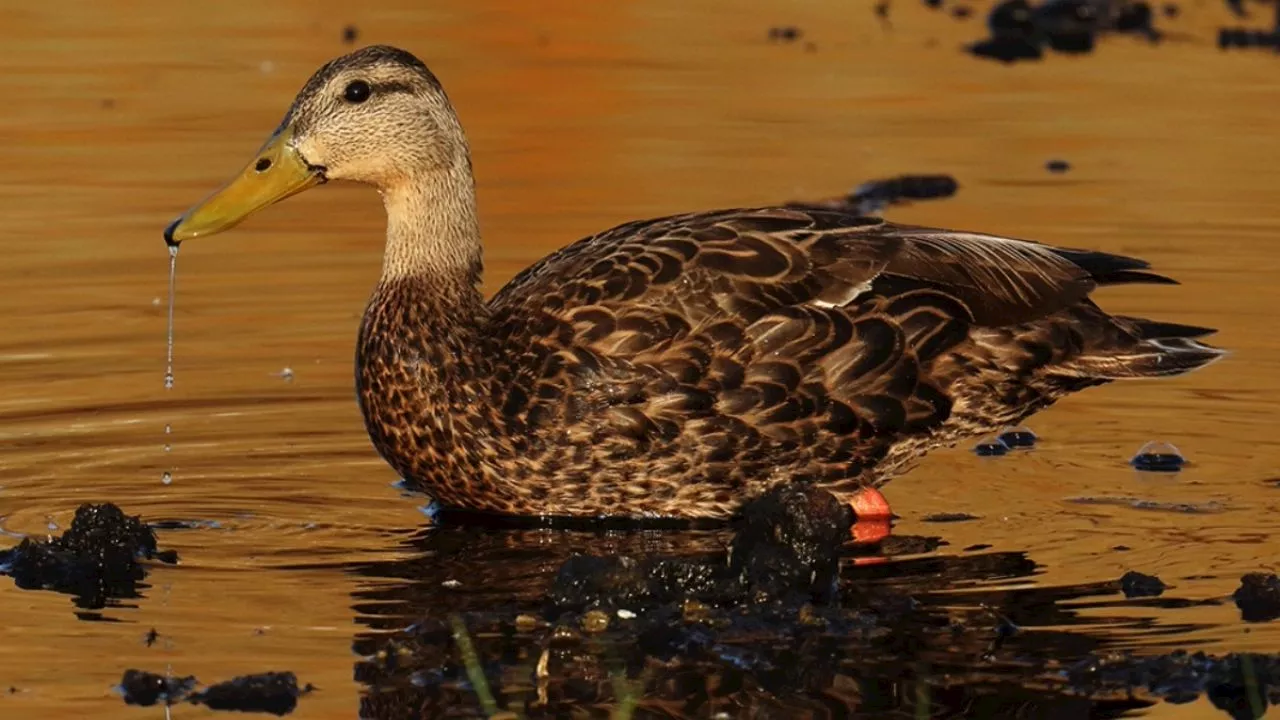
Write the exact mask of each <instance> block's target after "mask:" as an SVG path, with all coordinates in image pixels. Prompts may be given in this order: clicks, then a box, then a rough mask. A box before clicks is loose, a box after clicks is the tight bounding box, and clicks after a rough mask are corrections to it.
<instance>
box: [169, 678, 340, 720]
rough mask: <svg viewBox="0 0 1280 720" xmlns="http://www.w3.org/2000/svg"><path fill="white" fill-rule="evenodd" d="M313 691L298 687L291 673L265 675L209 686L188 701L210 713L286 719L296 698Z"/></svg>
mask: <svg viewBox="0 0 1280 720" xmlns="http://www.w3.org/2000/svg"><path fill="white" fill-rule="evenodd" d="M314 689H315V688H314V687H312V686H311V685H310V684H308V685H307V686H305V687H298V678H297V676H296V675H294V674H293V673H291V672H266V673H260V674H257V675H242V676H240V677H237V678H232V679H231V680H227V681H225V682H220V683H218V684H216V685H210V686H209V687H207V688H205V689H204V690H201V691H198V692H194V693H191V695H190V696H188V698H187V699H188V700H189V701H190V702H192V703H196V704H200V705H204V706H205V707H207V708H209V709H210V710H236V711H239V712H261V713H271V714H272V715H288V714H289V713H291V712H293V710H294V708H296V707H297V706H298V698H299V697H301V696H303V695H305V694H307V693H309V692H311V691H312V690H314Z"/></svg>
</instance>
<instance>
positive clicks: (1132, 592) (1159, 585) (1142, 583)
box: [1120, 570, 1169, 598]
mask: <svg viewBox="0 0 1280 720" xmlns="http://www.w3.org/2000/svg"><path fill="white" fill-rule="evenodd" d="M1167 587H1169V586H1168V585H1165V584H1164V582H1163V581H1162V580H1160V578H1158V577H1156V576H1155V575H1144V574H1142V573H1140V572H1137V571H1135V570H1130V571H1129V572H1127V573H1125V574H1124V575H1122V576H1120V591H1121V592H1123V593H1124V596H1125V597H1127V598H1140V597H1160V595H1162V594H1164V591H1165V588H1167Z"/></svg>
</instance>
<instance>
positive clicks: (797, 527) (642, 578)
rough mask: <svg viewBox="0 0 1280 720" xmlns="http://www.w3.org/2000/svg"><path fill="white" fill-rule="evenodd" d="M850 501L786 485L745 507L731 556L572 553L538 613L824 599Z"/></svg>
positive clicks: (554, 614) (849, 516)
mask: <svg viewBox="0 0 1280 720" xmlns="http://www.w3.org/2000/svg"><path fill="white" fill-rule="evenodd" d="M852 521H853V516H852V513H851V512H850V510H849V506H848V505H845V504H844V503H841V502H839V501H838V500H836V498H835V497H834V496H832V495H831V494H830V493H828V492H825V491H821V490H813V489H806V488H798V487H787V488H782V489H779V490H776V491H774V492H771V493H768V494H766V495H764V496H763V497H761V498H759V499H758V500H756V501H754V502H752V503H750V504H749V505H748V506H747V507H746V508H744V510H743V513H742V519H741V520H740V521H739V523H738V528H737V530H736V532H735V533H734V537H733V541H732V544H731V545H730V549H729V553H728V562H723V561H721V562H708V561H706V560H704V559H671V558H662V559H637V558H633V557H629V556H623V555H612V556H605V557H599V556H592V555H576V556H574V557H570V558H569V559H568V560H566V561H565V562H564V564H563V565H561V566H560V570H559V572H558V573H557V574H556V578H555V581H554V582H553V584H552V588H551V591H550V593H549V595H548V603H547V607H546V608H545V610H544V613H543V615H544V616H545V617H547V618H548V619H554V618H556V617H558V616H560V615H561V614H563V613H566V612H582V611H586V610H590V609H603V610H607V611H609V612H616V611H618V610H622V611H624V612H637V611H651V610H654V609H655V608H658V607H661V606H663V605H673V604H677V603H681V602H684V601H686V600H690V599H693V600H697V601H699V602H711V603H720V604H724V603H734V602H742V601H744V600H746V599H751V600H752V601H754V602H767V601H773V600H781V599H796V598H799V599H801V600H810V599H826V598H828V597H829V596H830V595H831V593H832V592H834V586H835V581H836V577H837V573H838V570H839V556H838V555H837V554H836V553H834V552H832V549H833V548H836V547H839V546H840V545H841V544H842V543H843V542H844V541H846V540H847V539H848V538H849V529H850V526H851V525H852Z"/></svg>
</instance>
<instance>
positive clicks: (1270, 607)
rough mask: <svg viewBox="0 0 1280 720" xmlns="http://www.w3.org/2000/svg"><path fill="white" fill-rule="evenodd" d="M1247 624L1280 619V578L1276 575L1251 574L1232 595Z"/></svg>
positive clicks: (1242, 580) (1243, 579) (1241, 581)
mask: <svg viewBox="0 0 1280 720" xmlns="http://www.w3.org/2000/svg"><path fill="white" fill-rule="evenodd" d="M1231 598H1232V599H1233V600H1235V601H1236V607H1238V608H1240V617H1242V618H1244V621H1245V622H1269V621H1271V620H1276V619H1280V578H1277V577H1276V576H1275V574H1274V573H1249V574H1248V575H1245V576H1244V577H1242V578H1240V587H1239V588H1237V589H1236V591H1235V592H1234V593H1232V594H1231Z"/></svg>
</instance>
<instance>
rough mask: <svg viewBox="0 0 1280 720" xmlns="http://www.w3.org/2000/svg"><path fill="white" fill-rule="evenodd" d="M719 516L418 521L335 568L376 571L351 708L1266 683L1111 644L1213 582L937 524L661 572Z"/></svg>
mask: <svg viewBox="0 0 1280 720" xmlns="http://www.w3.org/2000/svg"><path fill="white" fill-rule="evenodd" d="M741 535H742V530H741V529H739V530H738V531H737V533H736V535H735V532H734V531H732V530H727V529H723V530H701V531H669V530H668V531H661V532H654V531H643V530H637V531H612V532H584V531H575V530H544V529H499V528H476V527H467V528H464V527H451V526H427V527H424V528H422V529H421V530H420V531H419V532H418V533H417V534H416V535H415V536H414V537H413V538H412V539H410V540H408V541H407V545H408V548H409V549H410V550H411V552H412V553H413V557H412V558H410V559H403V560H395V561H378V562H369V563H362V564H358V565H352V566H347V567H346V569H347V571H348V572H350V573H353V574H355V575H357V576H360V577H362V578H367V579H370V580H377V582H375V583H370V586H369V588H368V589H365V590H362V591H360V592H359V593H357V595H356V598H355V604H354V607H355V610H356V612H357V616H358V618H357V620H358V623H359V624H361V625H363V626H364V627H365V628H366V629H365V630H363V631H361V632H359V633H358V634H357V637H356V640H355V651H356V653H357V655H358V656H360V658H361V659H360V660H358V661H357V665H356V671H355V675H356V679H357V680H358V681H359V682H360V683H362V684H363V685H364V686H365V693H364V696H363V698H362V701H361V713H360V716H361V717H366V718H417V717H475V716H484V715H489V716H495V715H498V714H502V713H513V715H509V716H513V717H515V716H529V717H569V716H572V717H620V716H621V717H625V716H634V717H725V718H739V717H770V718H772V717H850V716H857V717H959V716H965V717H1070V718H1082V717H1120V716H1124V715H1126V714H1127V713H1130V712H1132V711H1134V710H1137V709H1139V708H1143V707H1148V706H1150V705H1152V704H1154V703H1155V702H1159V701H1160V699H1161V698H1163V699H1165V700H1167V701H1169V702H1189V701H1191V700H1194V699H1196V698H1197V697H1198V696H1199V695H1200V694H1201V693H1205V694H1207V695H1208V696H1209V699H1210V701H1211V702H1212V703H1213V704H1214V705H1215V706H1217V707H1219V708H1221V709H1223V710H1224V711H1225V712H1227V714H1228V715H1229V716H1231V717H1258V716H1261V713H1263V712H1265V707H1266V705H1267V703H1268V700H1267V698H1266V693H1267V684H1268V682H1269V683H1270V685H1271V688H1272V690H1271V693H1272V694H1273V696H1274V695H1275V694H1276V693H1277V690H1278V689H1280V685H1278V684H1277V680H1280V662H1277V659H1276V658H1275V657H1269V656H1261V655H1259V656H1234V655H1233V656H1225V657H1219V658H1213V657H1208V656H1204V655H1199V654H1189V653H1187V652H1185V651H1174V652H1172V653H1169V654H1166V655H1155V654H1154V653H1153V651H1148V653H1147V655H1146V656H1145V657H1143V658H1138V657H1135V656H1130V655H1128V653H1126V652H1125V648H1127V647H1133V646H1135V645H1136V644H1138V643H1139V642H1141V643H1142V644H1143V645H1144V646H1146V647H1148V648H1150V647H1152V646H1156V647H1163V648H1166V649H1168V648H1172V647H1175V646H1177V645H1178V644H1179V636H1181V635H1183V634H1184V633H1188V632H1192V631H1194V630H1197V629H1200V628H1201V627H1203V626H1200V625H1193V624H1182V625H1168V624H1157V622H1156V621H1155V618H1154V615H1146V616H1144V614H1143V612H1142V611H1143V609H1149V610H1151V611H1153V613H1154V611H1156V610H1159V609H1169V608H1179V607H1187V606H1190V605H1195V604H1200V603H1202V602H1210V603H1217V602H1220V601H1217V600H1210V601H1192V600H1181V599H1177V598H1168V597H1154V598H1153V597H1148V598H1142V599H1132V600H1129V599H1126V598H1125V597H1124V596H1123V595H1122V593H1121V583H1120V582H1119V581H1114V582H1103V583H1094V584H1087V585H1078V586H1070V587H1036V586H1034V584H1033V583H1034V582H1035V578H1036V576H1037V575H1038V574H1039V573H1040V572H1041V568H1040V566H1039V565H1038V564H1037V563H1036V562H1035V560H1034V559H1033V558H1030V557H1028V556H1027V555H1026V554H1025V553H1022V552H992V551H978V552H965V551H951V550H949V549H948V550H943V551H938V550H937V548H939V546H946V543H945V542H941V541H939V540H938V539H937V538H925V537H910V536H909V537H900V536H890V537H888V538H886V539H884V540H883V541H881V542H880V543H879V544H878V545H875V546H871V547H866V546H856V545H854V544H851V543H846V544H844V545H843V546H842V547H841V549H840V551H839V565H838V569H836V571H835V573H834V575H833V576H832V577H831V578H830V580H831V583H830V586H829V587H822V586H823V581H822V580H820V579H818V578H816V577H815V576H813V575H811V576H810V577H809V578H808V579H809V581H810V583H809V584H808V586H807V587H804V585H805V583H804V582H802V583H801V586H802V589H801V590H800V591H799V592H795V591H794V590H795V588H794V587H793V588H791V589H790V590H787V591H783V592H776V591H775V590H776V588H773V589H770V588H767V587H763V586H760V585H758V584H752V583H751V582H748V583H747V585H745V586H743V588H744V590H745V592H743V593H742V594H741V595H740V596H738V597H736V598H730V597H728V596H727V595H725V593H724V592H723V589H722V588H719V589H718V588H715V587H713V583H710V582H708V581H707V580H706V576H705V575H699V574H698V572H696V571H695V572H689V573H685V575H684V576H683V577H682V578H681V579H679V580H677V581H675V582H674V585H675V586H678V587H677V588H676V589H674V590H673V589H672V583H671V582H670V576H671V575H673V574H677V575H678V574H679V572H678V571H672V570H671V568H673V567H675V568H688V567H704V568H706V567H709V568H713V573H714V572H715V570H714V569H715V568H726V567H729V566H733V565H734V564H735V563H739V564H740V562H739V560H735V559H734V557H733V556H734V555H735V554H736V549H739V548H741V546H740V545H739V543H740V541H741ZM769 551H770V549H769V547H768V544H767V543H766V544H764V545H762V546H759V547H756V548H752V549H751V552H752V554H753V556H754V557H759V555H760V554H761V553H768V552H769ZM584 556H586V557H587V558H594V559H590V560H584ZM750 562H751V561H750V560H748V561H747V563H748V564H750ZM663 568H665V569H663ZM814 572H815V575H820V574H821V570H820V569H818V570H815V571H814ZM664 574H665V576H664ZM659 576H664V577H659ZM584 588H585V590H584ZM828 589H829V590H830V593H829V594H825V596H824V593H825V591H826V590H828ZM1086 607H1087V609H1088V612H1087V613H1082V612H1081V610H1082V609H1084V608H1086ZM1182 644H1184V645H1185V642H1183V643H1182ZM1275 700H1276V698H1275V697H1272V698H1271V702H1272V703H1274V702H1275Z"/></svg>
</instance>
